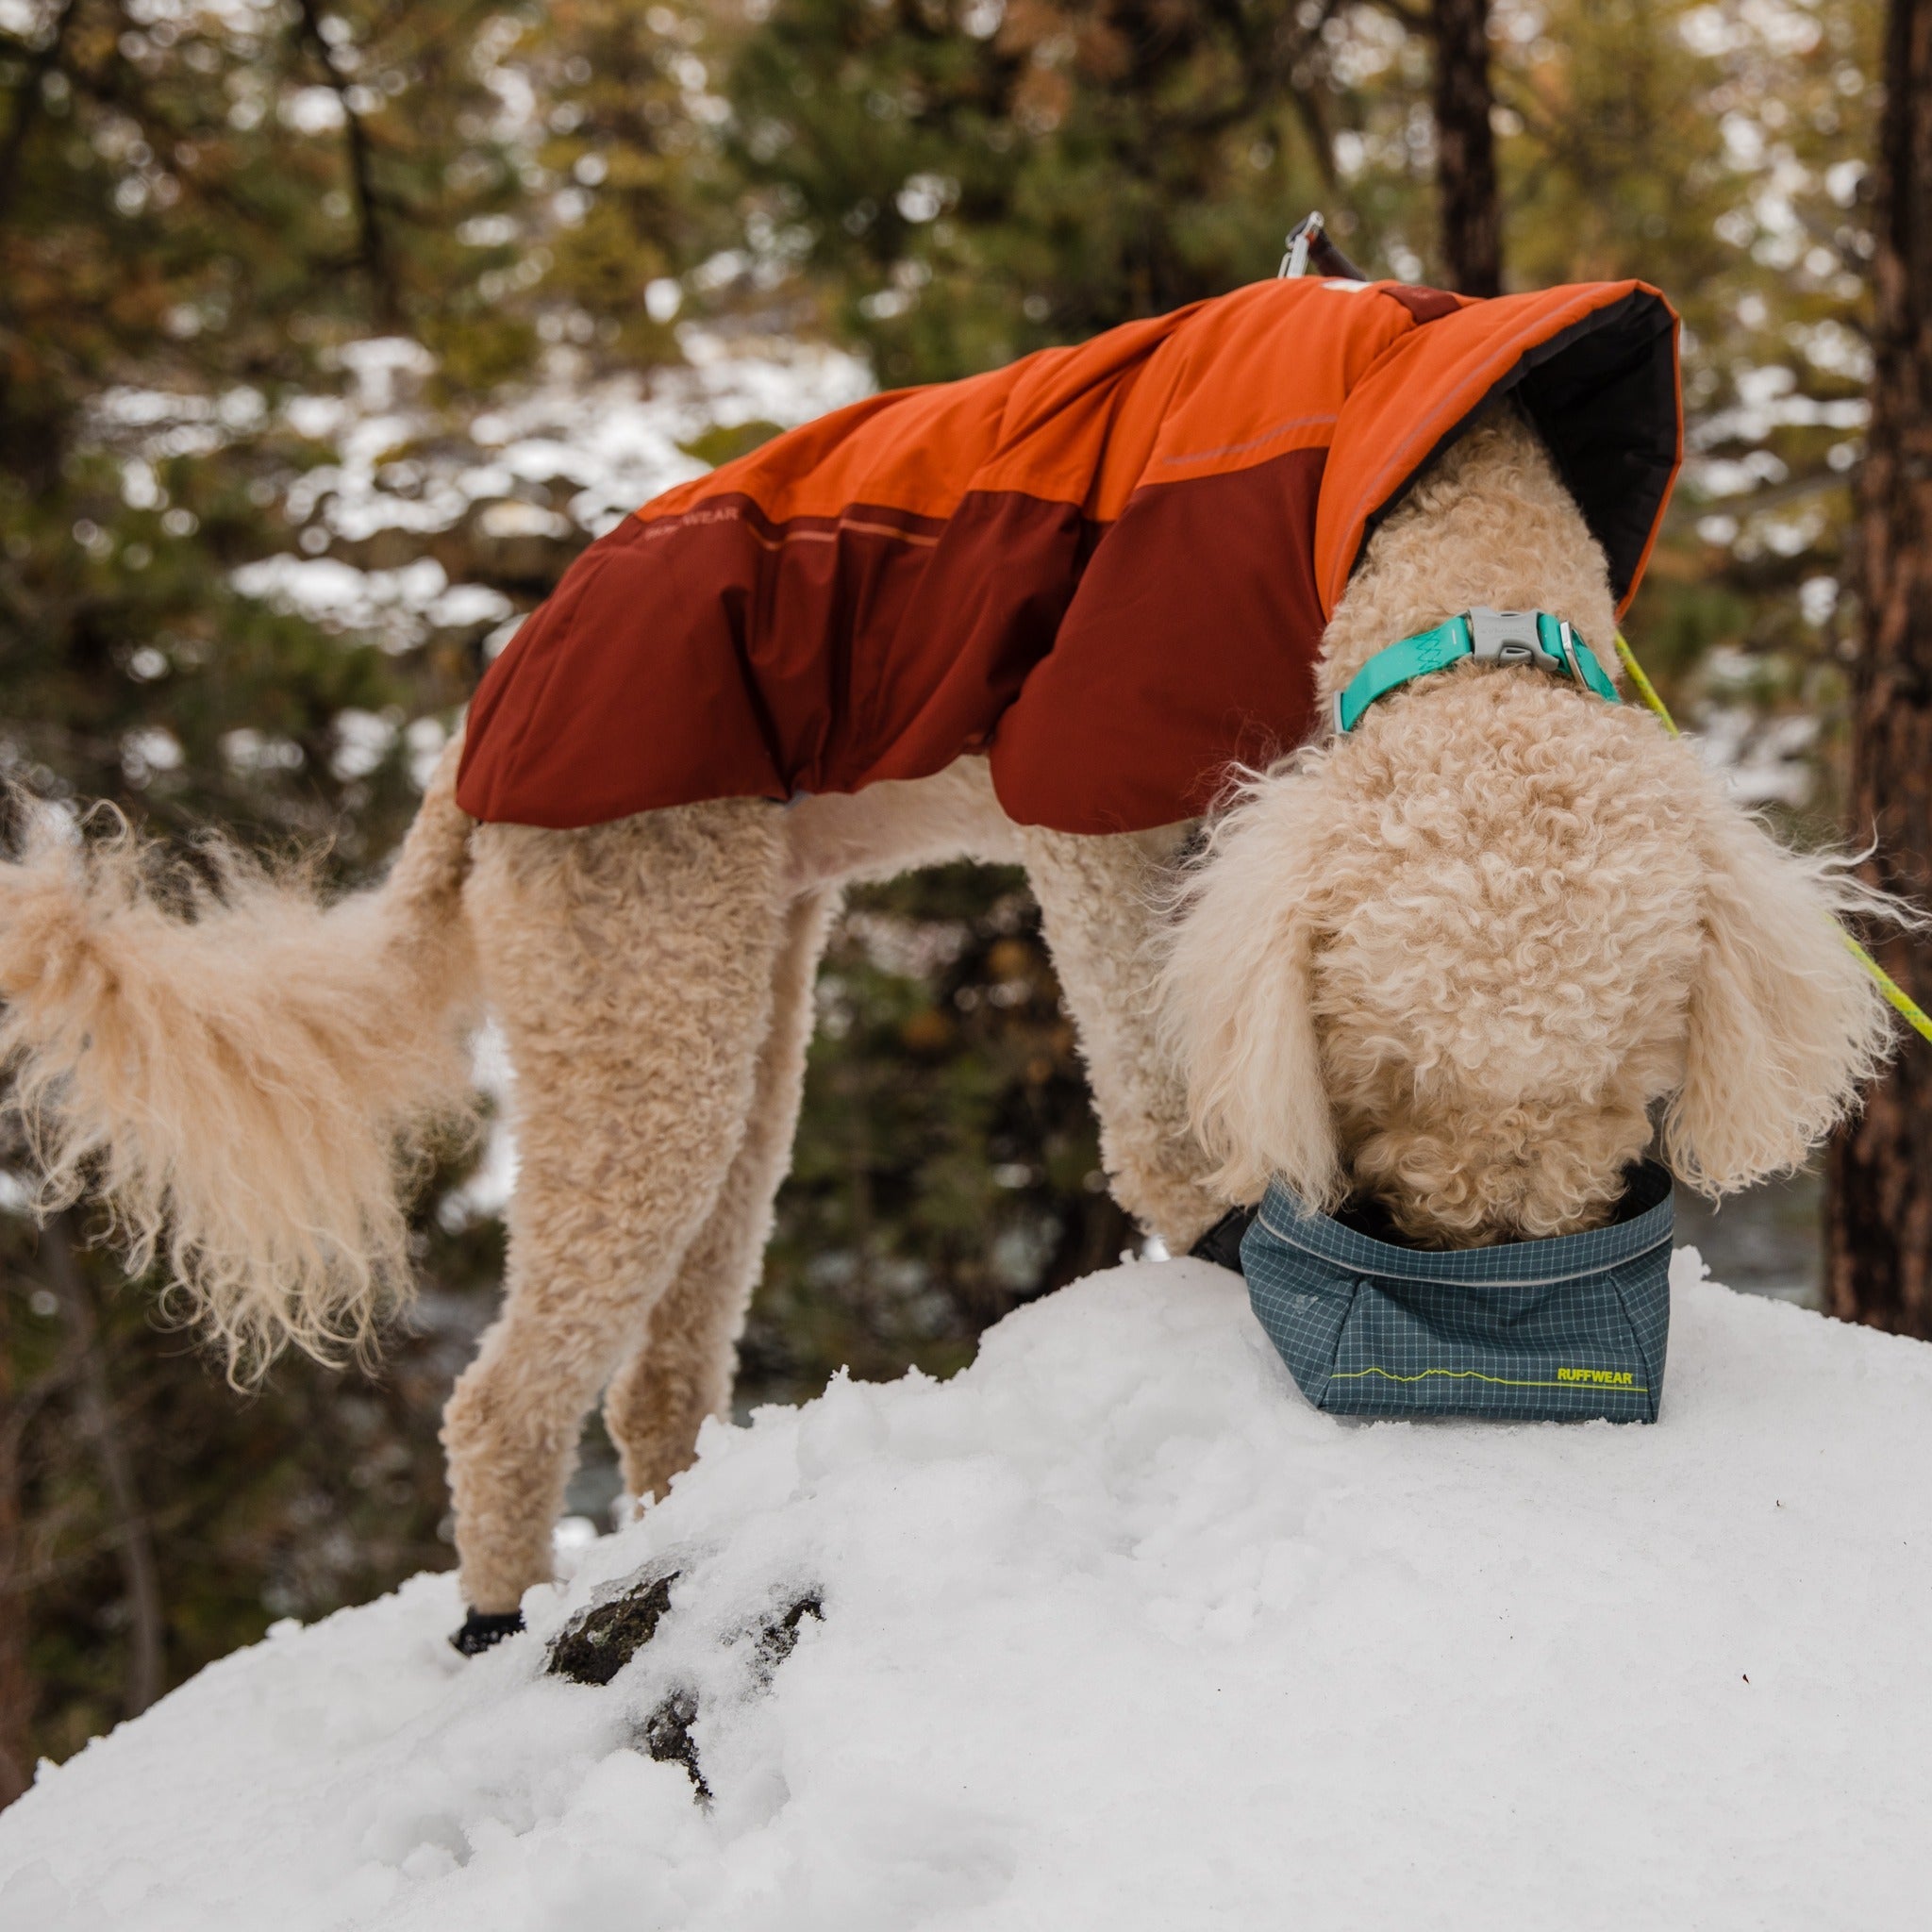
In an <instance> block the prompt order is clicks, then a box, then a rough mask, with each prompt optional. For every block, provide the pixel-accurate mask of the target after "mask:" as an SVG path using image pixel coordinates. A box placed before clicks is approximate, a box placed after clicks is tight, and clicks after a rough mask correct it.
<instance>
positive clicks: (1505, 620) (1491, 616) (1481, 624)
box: [1469, 604, 1582, 683]
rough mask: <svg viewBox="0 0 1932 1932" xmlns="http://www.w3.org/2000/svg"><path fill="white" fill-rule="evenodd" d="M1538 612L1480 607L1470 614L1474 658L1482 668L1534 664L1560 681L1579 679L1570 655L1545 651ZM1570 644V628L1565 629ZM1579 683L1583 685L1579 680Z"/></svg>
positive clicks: (1563, 627) (1470, 633)
mask: <svg viewBox="0 0 1932 1932" xmlns="http://www.w3.org/2000/svg"><path fill="white" fill-rule="evenodd" d="M1541 614H1542V613H1541V611H1537V610H1494V609H1491V608H1490V606H1489V605H1487V604H1477V605H1475V606H1474V607H1473V608H1471V609H1470V611H1469V645H1470V655H1471V656H1472V657H1474V658H1475V659H1476V661H1477V662H1478V663H1482V664H1534V665H1535V666H1536V668H1537V669H1538V670H1539V671H1549V672H1553V673H1555V674H1556V675H1557V676H1558V677H1571V678H1576V666H1575V664H1574V661H1573V660H1572V659H1570V658H1568V656H1567V654H1566V655H1565V656H1564V657H1560V658H1559V657H1557V656H1556V655H1555V654H1554V653H1553V652H1551V651H1549V650H1547V649H1545V648H1544V645H1543V641H1542V637H1541V634H1540V632H1539V631H1538V628H1537V619H1538V618H1539V617H1540V616H1541ZM1562 629H1563V632H1564V633H1565V637H1564V641H1565V642H1566V643H1567V642H1568V641H1569V639H1568V635H1567V634H1568V632H1569V629H1570V626H1569V625H1567V624H1566V625H1563V626H1562ZM1576 681H1577V682H1578V683H1581V682H1582V679H1581V678H1577V679H1576Z"/></svg>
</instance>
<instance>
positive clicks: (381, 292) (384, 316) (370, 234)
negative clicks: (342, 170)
mask: <svg viewBox="0 0 1932 1932" xmlns="http://www.w3.org/2000/svg"><path fill="white" fill-rule="evenodd" d="M295 6H296V10H297V12H298V14H299V15H300V21H301V27H300V39H301V42H302V44H303V45H304V46H306V47H307V48H308V50H309V51H310V52H311V53H312V54H313V55H314V56H315V58H316V60H317V62H318V63H319V64H320V66H321V68H322V71H323V73H324V75H326V77H327V82H328V86H329V89H330V91H331V92H333V93H334V95H335V97H336V99H337V100H338V101H339V102H340V103H341V109H342V132H343V138H344V141H345V142H346V144H347V148H348V156H349V178H350V179H351V180H352V181H353V182H354V183H355V184H356V226H357V232H358V236H359V238H360V261H361V267H362V271H363V273H364V274H365V275H367V276H368V277H369V285H370V289H371V291H372V292H373V294H374V296H375V319H376V322H377V324H378V325H380V326H381V327H383V328H386V329H396V328H399V327H401V325H402V300H401V297H400V294H399V292H398V291H397V288H396V280H395V268H394V264H393V262H392V261H391V258H390V252H389V239H388V237H387V236H386V235H385V234H384V232H383V226H382V217H381V208H382V200H381V195H380V193H379V192H378V191H377V189H376V186H375V142H374V141H373V140H372V139H371V137H370V133H369V126H368V124H367V123H366V122H365V121H364V120H363V118H362V116H361V115H360V114H359V113H358V112H357V111H356V107H355V104H354V102H353V101H352V100H351V98H350V94H351V84H350V82H349V80H348V78H347V76H346V75H343V73H342V72H341V69H340V68H338V67H337V65H336V57H335V54H334V51H333V50H332V49H331V48H330V46H329V43H328V42H327V40H326V39H325V37H324V35H323V31H322V14H321V11H320V9H319V8H318V7H317V4H316V0H295Z"/></svg>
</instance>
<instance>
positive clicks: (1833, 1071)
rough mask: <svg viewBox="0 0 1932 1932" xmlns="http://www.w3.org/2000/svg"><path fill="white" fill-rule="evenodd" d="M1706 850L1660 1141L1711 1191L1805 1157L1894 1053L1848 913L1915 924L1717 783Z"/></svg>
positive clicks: (1709, 805)
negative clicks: (1681, 1055)
mask: <svg viewBox="0 0 1932 1932" xmlns="http://www.w3.org/2000/svg"><path fill="white" fill-rule="evenodd" d="M1698 846H1699V852H1700V857H1701V859H1702V863H1703V879H1702V886H1703V902H1704V903H1703V937H1702V944H1701V947H1700V951H1699V956H1698V960H1697V965H1696V968H1695V974H1694V977H1693V979H1692V982H1691V996H1690V1009H1689V1015H1688V1021H1687V1036H1686V1042H1685V1064H1684V1084H1683V1087H1682V1089H1681V1090H1680V1091H1678V1093H1677V1094H1676V1095H1675V1097H1674V1099H1673V1100H1672V1102H1671V1104H1670V1107H1669V1109H1668V1111H1667V1112H1666V1114H1665V1117H1664V1148H1665V1153H1666V1156H1667V1158H1669V1160H1670V1163H1671V1166H1672V1167H1673V1168H1674V1170H1675V1172H1676V1174H1678V1176H1679V1178H1681V1179H1682V1180H1684V1181H1685V1182H1687V1183H1688V1184H1689V1185H1690V1186H1691V1187H1693V1188H1695V1189H1696V1190H1697V1191H1699V1192H1700V1193H1703V1194H1707V1195H1709V1196H1710V1197H1711V1198H1713V1199H1715V1198H1716V1197H1717V1196H1719V1195H1721V1194H1727V1193H1731V1192H1733V1191H1735V1190H1737V1189H1739V1188H1742V1187H1748V1186H1749V1185H1750V1184H1751V1183H1752V1182H1753V1181H1756V1180H1761V1179H1762V1178H1763V1177H1764V1176H1765V1175H1767V1174H1781V1173H1786V1172H1789V1171H1790V1169H1792V1168H1795V1167H1797V1166H1799V1165H1800V1164H1801V1163H1802V1162H1803V1161H1804V1159H1805V1158H1806V1157H1807V1155H1808V1154H1809V1153H1810V1151H1811V1149H1812V1148H1813V1147H1814V1146H1816V1145H1817V1143H1818V1142H1819V1141H1821V1140H1822V1139H1823V1138H1824V1136H1825V1135H1826V1134H1827V1133H1828V1132H1829V1131H1830V1130H1831V1129H1832V1127H1834V1126H1835V1125H1836V1124H1838V1123H1839V1122H1840V1120H1841V1119H1843V1117H1844V1116H1845V1115H1846V1114H1847V1113H1849V1112H1851V1111H1852V1110H1853V1109H1854V1108H1856V1107H1857V1102H1858V1089H1859V1087H1860V1086H1861V1084H1862V1083H1863V1082H1864V1081H1866V1080H1868V1079H1870V1078H1871V1077H1872V1076H1873V1075H1874V1074H1875V1073H1877V1071H1878V1070H1879V1069H1880V1068H1881V1067H1882V1066H1883V1065H1884V1063H1885V1061H1886V1060H1887V1059H1888V1058H1890V1052H1891V1047H1892V1043H1893V1027H1892V1023H1891V1017H1890V1011H1889V1009H1888V1008H1887V1007H1886V1004H1885V1001H1884V997H1883V995H1882V994H1881V993H1880V992H1879V991H1878V989H1877V988H1876V987H1875V986H1874V984H1873V982H1872V980H1871V978H1870V977H1869V976H1868V975H1867V974H1866V973H1865V971H1864V969H1863V968H1862V967H1861V966H1860V965H1859V963H1858V961H1857V958H1855V957H1854V955H1853V953H1852V951H1851V949H1850V947H1849V946H1847V945H1846V943H1845V937H1844V931H1843V928H1842V927H1841V926H1840V924H1839V923H1838V916H1839V914H1840V913H1841V912H1865V913H1870V914H1874V915H1875V916H1878V917H1881V918H1886V919H1890V920H1894V921H1899V920H1903V921H1905V922H1906V923H1909V924H1918V923H1919V921H1918V919H1917V916H1916V915H1914V914H1913V913H1911V912H1910V911H1909V909H1908V908H1905V907H1904V906H1903V905H1902V904H1901V903H1900V902H1899V901H1897V900H1894V899H1891V898H1890V897H1889V896H1887V895H1886V894H1883V893H1879V892H1875V891H1872V890H1871V889H1870V888H1869V887H1866V886H1863V885H1861V884H1860V883H1859V882H1858V881H1857V879H1855V878H1853V877H1852V876H1851V875H1850V874H1849V872H1848V871H1847V869H1846V866H1847V862H1846V861H1845V860H1844V859H1843V858H1838V857H1835V856H1833V855H1830V854H1824V855H1816V854H1813V855H1806V854H1800V853H1796V852H1792V851H1790V850H1789V849H1788V848H1787V847H1785V846H1784V845H1782V844H1780V843H1779V842H1778V841H1776V840H1775V839H1774V838H1773V837H1772V835H1771V834H1770V832H1769V831H1768V830H1767V829H1766V828H1765V826H1764V824H1762V822H1761V821H1759V820H1758V819H1757V818H1756V817H1755V816H1753V815H1752V814H1750V813H1748V812H1745V811H1743V810H1742V809H1740V808H1739V807H1738V806H1736V805H1734V804H1733V803H1731V802H1730V801H1729V800H1728V799H1727V798H1725V797H1724V796H1723V795H1722V793H1721V792H1720V791H1718V789H1717V781H1716V780H1715V779H1711V780H1707V782H1706V791H1705V798H1704V809H1703V811H1702V814H1701V823H1700V828H1699V838H1698Z"/></svg>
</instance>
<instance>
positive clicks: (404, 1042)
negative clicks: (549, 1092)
mask: <svg viewBox="0 0 1932 1932" xmlns="http://www.w3.org/2000/svg"><path fill="white" fill-rule="evenodd" d="M459 743H460V741H458V743H457V744H452V745H451V746H450V747H449V749H448V751H447V752H445V754H444V756H443V758H442V761H441V764H440V765H439V766H438V767H437V771H436V775H435V777H434V779H433V780H432V782H431V784H430V786H429V790H428V793H427V795H426V796H425V799H424V802H423V808H422V810H421V811H420V812H419V813H418V814H417V817H416V822H415V824H414V825H413V826H412V827H411V828H410V831H409V835H408V839H407V840H406V841H405V842H404V845H403V848H402V851H401V853H400V854H399V855H398V857H397V859H396V862H395V864H394V866H393V868H392V869H391V872H390V874H389V876H388V878H387V880H386V881H385V882H384V883H383V884H382V885H381V886H380V887H378V888H376V889H375V890H374V891H366V892H361V893H358V894H356V895H354V896H352V897H348V898H344V899H341V900H339V901H338V902H336V903H335V904H333V905H327V906H325V905H324V904H323V902H322V900H321V898H320V896H319V894H318V893H317V891H315V889H314V885H313V881H312V879H311V878H310V877H309V876H308V875H307V874H304V873H302V872H300V871H297V872H293V873H291V872H288V871H283V872H281V873H275V872H271V871H270V870H268V869H266V868H264V867H263V866H261V865H260V864H258V863H257V862H255V861H253V860H251V859H248V858H244V857H243V856H242V855H241V854H240V853H238V852H237V851H235V850H234V849H233V848H232V847H228V846H225V845H220V844H216V845H210V846H208V847H207V848H205V851H204V859H205V867H204V870H205V872H206V873H207V874H208V875H210V876H211V877H212V879H213V884H212V885H210V884H209V883H208V877H206V876H202V877H186V876H182V875H178V874H177V875H173V876H169V877H166V878H163V877H161V876H160V875H158V872H157V868H156V865H155V862H154V854H153V853H152V852H151V851H147V852H144V851H143V850H142V846H141V845H140V844H139V843H138V841H136V840H135V839H134V837H133V836H132V835H131V834H130V833H129V832H128V831H127V830H126V829H125V826H124V827H122V828H121V829H119V830H118V831H117V832H116V833H114V834H113V835H112V836H111V837H108V838H107V839H104V840H95V841H83V840H80V839H77V838H76V837H75V835H74V833H73V830H72V828H71V826H68V825H65V824H62V823H60V822H59V821H58V820H56V819H55V818H54V817H53V816H52V815H51V814H48V815H42V816H41V817H40V818H39V819H38V820H37V822H36V823H35V824H32V825H31V826H30V827H29V828H28V830H27V833H26V835H25V841H24V845H23V849H22V852H21V856H20V858H18V860H17V861H15V862H12V863H5V864H0V997H4V999H5V1001H6V1003H7V1004H6V1008H5V1010H4V1012H0V1056H4V1057H5V1059H6V1062H7V1065H8V1070H9V1072H10V1073H11V1074H12V1079H13V1093H12V1105H13V1107H14V1108H16V1109H17V1111H18V1114H19V1117H20V1119H21V1121H22V1123H23V1124H24V1126H25V1133H26V1137H27V1140H28V1142H29V1145H30V1148H31V1150H32V1153H33V1155H34V1158H35V1159H36V1162H37V1164H38V1165H39V1167H40V1168H41V1171H42V1174H43V1176H44V1182H43V1186H42V1196H41V1199H42V1205H43V1206H44V1207H47V1208H55V1207H59V1206H63V1205H66V1204H68V1203H71V1202H73V1201H74V1200H75V1199H77V1198H78V1197H79V1196H80V1195H81V1194H82V1193H83V1192H85V1193H87V1194H89V1195H90V1196H92V1197H94V1198H97V1199H98V1200H100V1201H101V1202H103V1203H105V1205H106V1206H107V1208H108V1211H109V1214H110V1216H111V1219H112V1224H113V1226H114V1229H115V1232H116V1234H117V1236H118V1237H119V1239H120V1241H121V1242H122V1243H123V1245H124V1246H125V1252H126V1255H127V1258H128V1264H129V1266H130V1267H131V1268H134V1269H137V1270H139V1269H143V1268H145V1267H146V1266H147V1265H148V1264H149V1263H150V1262H152V1261H153V1260H154V1259H156V1258H157V1257H159V1258H160V1259H161V1260H162V1262H163V1263H164V1265H165V1267H166V1270H167V1273H168V1277H169V1280H170V1284H171V1292H172V1296H173V1297H174V1298H175V1299H178V1300H180V1301H182V1302H183V1303H184V1304H185V1305H186V1308H187V1309H188V1311H190V1312H192V1314H194V1315H196V1316H198V1317H200V1318H201V1319H202V1320H204V1321H205V1323H206V1324H207V1325H208V1328H209V1329H211V1330H212V1331H213V1333H214V1334H215V1335H217V1336H219V1337H220V1339H221V1341H223V1342H224V1343H225V1346H226V1348H227V1351H228V1357H229V1364H230V1373H231V1374H237V1375H245V1374H251V1373H253V1372H255V1371H257V1370H258V1369H259V1368H260V1367H261V1366H263V1365H265V1364H266V1362H267V1361H268V1360H269V1358H271V1357H273V1356H274V1355H275V1352H276V1350H278V1349H279V1348H280V1347H281V1346H282V1344H283V1343H284V1342H286V1341H294V1342H296V1343H298V1344H299V1345H300V1346H301V1347H303V1348H304V1349H307V1350H308V1352H309V1353H311V1354H313V1355H316V1356H319V1357H324V1358H330V1357H336V1356H339V1355H340V1354H341V1352H342V1351H343V1350H344V1349H345V1348H347V1347H359V1346H361V1345H363V1344H365V1343H366V1342H367V1341H369V1340H370V1338H371V1334H372V1326H373V1324H374V1322H375V1318H376V1316H377V1315H378V1314H379V1313H380V1312H382V1310H383V1309H384V1307H386V1306H387V1305H389V1304H391V1303H393V1302H396V1301H399V1300H400V1299H402V1298H405V1297H406V1296H407V1294H408V1286H409V1271H408V1230H407V1225H406V1223H405V1219H404V1214H403V1209H402V1207H401V1205H400V1197H401V1194H402V1191H403V1187H404V1183H405V1182H406V1180H407V1179H408V1174H409V1170H410V1169H411V1167H412V1166H413V1165H414V1164H416V1162H417V1161H418V1160H419V1159H420V1152H421V1148H422V1145H423V1137H424V1135H425V1131H426V1129H427V1128H429V1127H430V1126H431V1125H432V1124H435V1123H436V1122H437V1121H438V1120H439V1119H442V1118H447V1117H449V1116H451V1115H454V1114H456V1113H458V1112H459V1111H460V1110H461V1109H462V1108H464V1106H465V1105H466V1103H467V1098H468V1091H469V1089H468V1059H467V1057H466V1053H465V1049H464V1043H463V1039H462V1033H463V1027H464V1024H465V1023H466V1022H468V1021H469V1020H470V1019H471V1018H472V1017H473V1016H474V1012H475V996H476V977H477V974H476V960H475V949H474V946H473V944H472V941H471V937H470V933H469V929H468V926H467V924H466V923H465V921H464V919H463V916H462V909H461V900H460V894H461V887H462V881H463V876H464V873H465V870H466V868H467V864H468V845H469V834H470V829H471V821H470V820H469V819H468V818H466V817H465V816H464V814H463V813H462V812H461V811H460V810H459V809H458V806H457V803H456V766H457V758H458V749H459ZM158 885H159V886H160V887H161V888H162V891H161V893H160V894H159V895H158V894H157V891H156V888H157V886H158ZM169 900H173V901H174V902H175V905H174V907H173V908H172V909H171V907H170V905H169V904H168V903H166V902H167V901H169Z"/></svg>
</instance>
